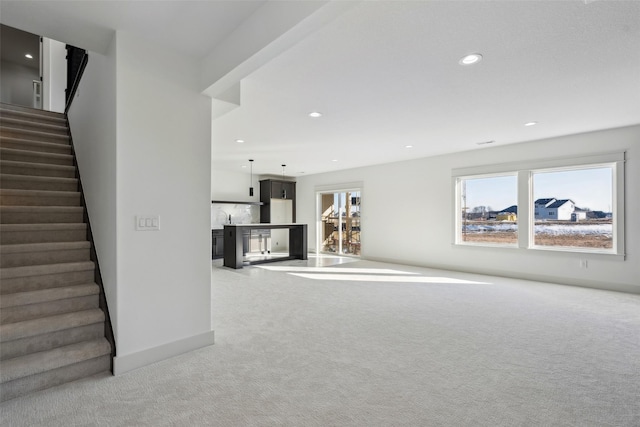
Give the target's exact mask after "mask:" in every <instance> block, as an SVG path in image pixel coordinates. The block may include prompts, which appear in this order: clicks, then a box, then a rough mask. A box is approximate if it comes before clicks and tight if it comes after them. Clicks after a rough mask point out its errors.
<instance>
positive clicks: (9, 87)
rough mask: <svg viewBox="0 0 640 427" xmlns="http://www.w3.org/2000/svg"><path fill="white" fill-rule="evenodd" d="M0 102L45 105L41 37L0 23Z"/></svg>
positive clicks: (36, 106)
mask: <svg viewBox="0 0 640 427" xmlns="http://www.w3.org/2000/svg"><path fill="white" fill-rule="evenodd" d="M0 44H1V46H0V86H1V90H0V102H3V103H6V104H14V105H22V106H25V107H31V108H42V79H41V76H42V74H41V69H42V61H41V59H42V55H41V47H42V45H41V43H40V37H39V36H37V35H35V34H31V33H27V32H25V31H21V30H18V29H16V28H12V27H8V26H6V25H0Z"/></svg>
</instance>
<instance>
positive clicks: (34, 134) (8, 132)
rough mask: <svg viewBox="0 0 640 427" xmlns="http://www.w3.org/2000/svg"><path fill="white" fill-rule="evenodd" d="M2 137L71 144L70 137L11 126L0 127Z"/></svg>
mask: <svg viewBox="0 0 640 427" xmlns="http://www.w3.org/2000/svg"><path fill="white" fill-rule="evenodd" d="M0 135H3V136H5V137H7V136H8V137H13V138H24V139H32V140H34V141H46V142H52V143H56V144H69V135H58V134H55V133H51V132H41V131H39V130H28V129H20V128H14V127H9V126H0Z"/></svg>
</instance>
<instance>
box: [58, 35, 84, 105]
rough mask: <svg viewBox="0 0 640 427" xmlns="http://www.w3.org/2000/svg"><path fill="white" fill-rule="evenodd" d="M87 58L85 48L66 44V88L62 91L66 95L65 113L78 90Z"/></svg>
mask: <svg viewBox="0 0 640 427" xmlns="http://www.w3.org/2000/svg"><path fill="white" fill-rule="evenodd" d="M88 60H89V55H88V54H87V51H86V50H84V49H80V48H78V47H75V46H71V45H67V88H66V89H65V91H64V92H65V97H66V102H65V107H64V112H65V113H67V112H68V111H69V107H71V102H72V101H73V97H74V95H75V94H76V91H77V90H78V85H79V84H80V79H81V78H82V74H83V73H84V69H85V67H86V66H87V61H88Z"/></svg>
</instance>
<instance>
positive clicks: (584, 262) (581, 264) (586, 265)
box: [580, 259, 589, 268]
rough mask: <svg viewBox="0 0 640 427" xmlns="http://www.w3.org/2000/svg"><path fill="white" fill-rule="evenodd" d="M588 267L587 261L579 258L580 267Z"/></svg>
mask: <svg viewBox="0 0 640 427" xmlns="http://www.w3.org/2000/svg"><path fill="white" fill-rule="evenodd" d="M587 267H589V263H588V262H587V260H586V259H581V260H580V268H587Z"/></svg>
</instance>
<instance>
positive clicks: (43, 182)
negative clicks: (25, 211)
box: [0, 174, 78, 191]
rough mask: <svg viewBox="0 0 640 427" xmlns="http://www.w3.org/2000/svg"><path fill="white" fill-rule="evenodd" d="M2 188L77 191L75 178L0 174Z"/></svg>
mask: <svg viewBox="0 0 640 427" xmlns="http://www.w3.org/2000/svg"><path fill="white" fill-rule="evenodd" d="M0 183H1V185H2V188H3V189H12V190H36V191H77V190H78V179H77V178H60V177H51V176H31V175H12V174H0Z"/></svg>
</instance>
